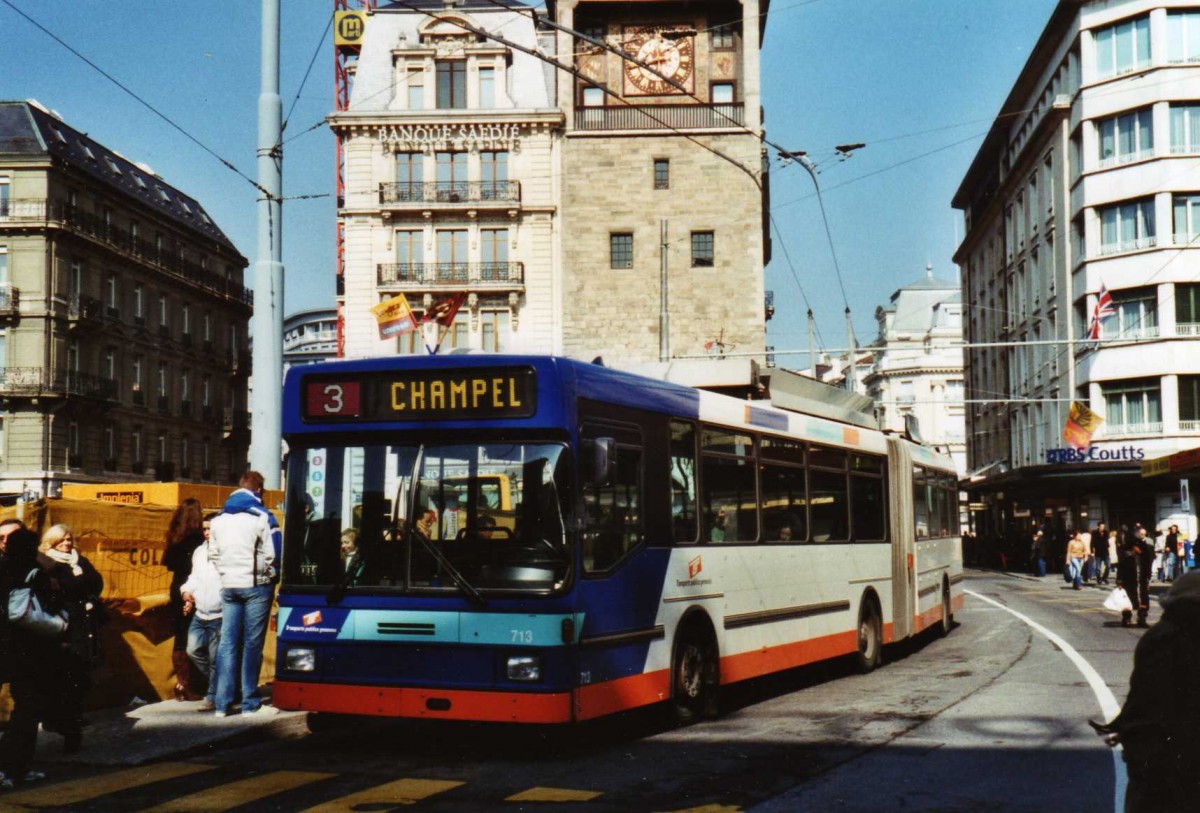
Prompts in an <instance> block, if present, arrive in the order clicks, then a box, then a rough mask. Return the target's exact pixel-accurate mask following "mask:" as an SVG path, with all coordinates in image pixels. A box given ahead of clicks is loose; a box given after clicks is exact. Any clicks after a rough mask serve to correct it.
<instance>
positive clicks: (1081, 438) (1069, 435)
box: [1063, 401, 1104, 450]
mask: <svg viewBox="0 0 1200 813" xmlns="http://www.w3.org/2000/svg"><path fill="white" fill-rule="evenodd" d="M1102 423H1104V419H1103V418H1101V417H1100V416H1099V415H1097V414H1096V413H1095V412H1092V411H1091V410H1090V409H1088V408H1087V407H1086V406H1084V405H1083V404H1081V403H1079V402H1078V401H1072V402H1071V412H1070V414H1068V415H1067V423H1066V425H1064V426H1063V440H1064V441H1065V442H1066V443H1067V445H1068V446H1071V447H1073V448H1076V449H1080V450H1082V449H1086V448H1087V447H1088V446H1091V445H1092V435H1093V434H1095V432H1096V430H1097V429H1099V428H1100V424H1102Z"/></svg>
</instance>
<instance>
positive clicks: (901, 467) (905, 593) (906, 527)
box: [888, 437, 917, 641]
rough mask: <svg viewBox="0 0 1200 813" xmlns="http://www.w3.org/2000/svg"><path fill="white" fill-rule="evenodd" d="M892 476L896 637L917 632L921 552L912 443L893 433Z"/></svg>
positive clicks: (890, 462)
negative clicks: (915, 502) (917, 536)
mask: <svg viewBox="0 0 1200 813" xmlns="http://www.w3.org/2000/svg"><path fill="white" fill-rule="evenodd" d="M888 446H889V448H890V454H889V455H888V466H889V471H888V477H889V479H890V480H891V482H892V488H891V496H890V500H891V506H890V507H891V509H892V510H891V518H892V640H894V641H899V640H902V639H904V638H907V637H909V636H910V635H912V633H913V613H914V612H915V611H916V606H917V605H916V596H917V561H916V559H917V553H916V549H917V546H916V539H915V518H914V516H913V464H912V456H911V455H910V454H909V451H908V446H907V444H906V442H905V441H904V440H902V439H901V438H898V437H889V438H888Z"/></svg>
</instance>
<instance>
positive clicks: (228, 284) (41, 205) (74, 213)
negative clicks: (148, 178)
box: [0, 198, 254, 305]
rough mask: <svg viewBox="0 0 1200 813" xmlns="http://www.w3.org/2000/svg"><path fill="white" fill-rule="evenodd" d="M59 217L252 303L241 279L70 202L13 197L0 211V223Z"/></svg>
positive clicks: (251, 294) (213, 289)
mask: <svg viewBox="0 0 1200 813" xmlns="http://www.w3.org/2000/svg"><path fill="white" fill-rule="evenodd" d="M51 220H57V221H61V222H62V223H63V224H64V225H65V226H66V227H67V228H69V229H71V230H72V231H75V232H78V233H82V234H86V235H88V236H89V237H94V238H96V239H98V240H102V241H103V242H105V243H107V244H108V245H110V246H112V247H113V248H115V249H116V250H118V251H122V252H125V253H126V254H130V255H132V256H135V257H137V258H139V259H142V260H145V261H146V262H149V263H153V264H155V265H157V266H160V267H161V268H163V269H164V270H166V271H168V272H171V273H172V274H174V275H175V276H177V277H179V278H180V279H182V280H184V281H186V282H190V283H193V284H196V285H199V286H201V287H202V288H205V289H206V290H209V291H211V292H213V293H217V294H222V295H225V296H228V297H231V298H233V299H237V300H238V301H240V302H244V303H245V304H247V305H253V304H254V292H253V291H251V290H249V289H248V288H246V287H245V286H244V285H242V284H241V283H240V282H237V281H235V280H232V279H227V278H226V277H224V276H222V275H220V274H218V273H216V272H213V271H209V270H208V269H207V268H204V267H203V266H201V265H200V264H199V263H195V262H192V261H190V260H185V259H183V258H182V257H180V256H179V254H178V253H177V252H170V251H163V250H160V249H159V248H158V246H157V244H155V243H152V242H150V241H149V240H144V239H142V238H140V237H136V236H134V234H133V231H132V230H131V229H122V228H119V227H117V226H115V225H113V224H112V223H111V222H105V220H104V218H102V217H100V216H98V215H94V214H92V213H90V212H85V211H83V210H82V209H80V208H79V207H78V206H71V205H70V204H66V203H64V204H58V205H55V204H52V203H50V202H49V201H47V200H46V199H45V198H14V199H10V200H9V201H8V205H7V206H6V207H5V209H4V211H2V212H0V223H18V222H21V223H31V222H39V221H40V222H49V221H51Z"/></svg>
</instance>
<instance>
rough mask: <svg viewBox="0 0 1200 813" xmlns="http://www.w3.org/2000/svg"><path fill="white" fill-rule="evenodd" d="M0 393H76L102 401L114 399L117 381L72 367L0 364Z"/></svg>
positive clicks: (32, 396) (18, 395) (63, 394)
mask: <svg viewBox="0 0 1200 813" xmlns="http://www.w3.org/2000/svg"><path fill="white" fill-rule="evenodd" d="M0 395H4V396H9V397H27V398H35V397H39V396H79V397H83V398H96V399H99V400H102V401H115V400H117V382H115V381H113V380H112V379H111V378H101V377H100V376H96V375H88V374H87V373H80V372H77V371H75V370H49V369H46V368H44V367H3V368H0Z"/></svg>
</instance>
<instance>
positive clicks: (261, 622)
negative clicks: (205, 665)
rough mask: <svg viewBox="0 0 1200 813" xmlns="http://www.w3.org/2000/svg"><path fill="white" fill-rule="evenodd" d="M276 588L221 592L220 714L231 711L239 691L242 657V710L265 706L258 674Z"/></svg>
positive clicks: (246, 710)
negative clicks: (239, 666) (235, 695)
mask: <svg viewBox="0 0 1200 813" xmlns="http://www.w3.org/2000/svg"><path fill="white" fill-rule="evenodd" d="M274 597H275V588H274V587H273V586H272V585H269V584H263V585H259V586H258V587H227V588H225V589H223V590H222V591H221V614H222V619H221V643H220V645H219V646H218V647H217V696H216V700H215V701H214V702H215V703H216V706H217V711H226V712H227V711H229V709H230V707H231V706H232V705H233V697H234V694H235V693H236V692H237V688H238V674H237V671H238V670H237V666H236V664H237V662H238V655H239V654H240V655H241V662H242V668H241V689H242V711H243V712H248V711H256V710H257V709H258V707H259V706H261V705H262V697H261V696H260V695H259V693H258V673H259V671H260V670H261V669H262V658H263V643H264V642H265V641H266V638H267V621H268V619H269V618H270V616H271V602H272V601H273V600H274Z"/></svg>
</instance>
